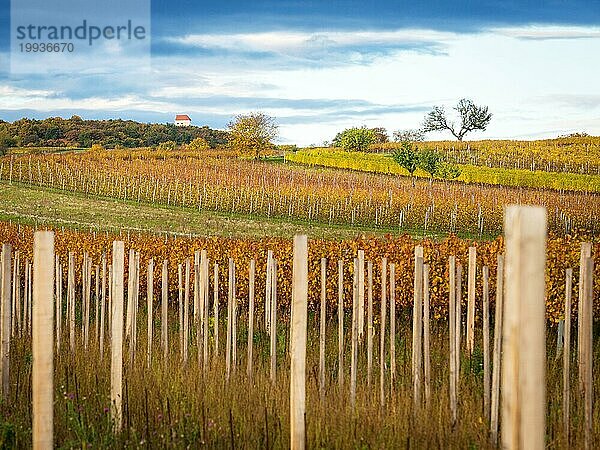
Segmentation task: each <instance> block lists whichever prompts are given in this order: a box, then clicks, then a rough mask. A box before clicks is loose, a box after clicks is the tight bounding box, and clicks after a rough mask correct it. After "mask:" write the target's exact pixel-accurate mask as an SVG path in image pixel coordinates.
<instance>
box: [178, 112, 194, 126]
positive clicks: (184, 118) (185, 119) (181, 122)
mask: <svg viewBox="0 0 600 450" xmlns="http://www.w3.org/2000/svg"><path fill="white" fill-rule="evenodd" d="M191 124H192V119H190V116H188V115H187V114H177V115H176V116H175V126H176V127H189V126H190V125H191Z"/></svg>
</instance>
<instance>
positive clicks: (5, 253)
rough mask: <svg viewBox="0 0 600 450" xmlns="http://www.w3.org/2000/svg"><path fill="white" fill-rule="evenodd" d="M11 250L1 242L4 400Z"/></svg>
mask: <svg viewBox="0 0 600 450" xmlns="http://www.w3.org/2000/svg"><path fill="white" fill-rule="evenodd" d="M11 252H12V247H11V245H10V244H2V257H1V259H2V262H1V266H2V267H1V270H2V305H1V309H2V311H1V314H0V315H1V318H2V322H1V323H0V325H2V329H1V330H0V335H1V337H2V398H3V400H4V401H5V402H7V401H8V395H9V386H10V368H9V365H10V334H11V329H10V322H11V316H12V314H11V313H12V311H11V306H12V304H11V273H10V266H11Z"/></svg>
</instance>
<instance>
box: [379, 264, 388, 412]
mask: <svg viewBox="0 0 600 450" xmlns="http://www.w3.org/2000/svg"><path fill="white" fill-rule="evenodd" d="M386 293H387V258H383V259H382V260H381V324H380V334H379V389H380V390H379V404H380V406H381V409H382V410H383V407H384V405H385V386H384V383H385V321H386V317H385V316H386V311H385V308H386V305H385V303H386Z"/></svg>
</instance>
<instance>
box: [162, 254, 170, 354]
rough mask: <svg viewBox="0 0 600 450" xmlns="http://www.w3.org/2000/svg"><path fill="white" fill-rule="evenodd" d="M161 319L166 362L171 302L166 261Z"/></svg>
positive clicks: (164, 264) (165, 263)
mask: <svg viewBox="0 0 600 450" xmlns="http://www.w3.org/2000/svg"><path fill="white" fill-rule="evenodd" d="M160 295H161V305H160V306H161V319H160V328H161V330H160V331H161V333H160V334H161V342H162V346H163V359H164V360H165V361H166V360H167V358H168V356H169V329H168V320H169V310H168V309H167V308H168V302H169V261H168V260H166V259H165V260H164V261H163V266H162V286H161V292H160Z"/></svg>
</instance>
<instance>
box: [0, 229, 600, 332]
mask: <svg viewBox="0 0 600 450" xmlns="http://www.w3.org/2000/svg"><path fill="white" fill-rule="evenodd" d="M33 232H34V229H33V228H31V227H26V226H20V225H14V224H10V223H6V222H0V242H5V243H10V244H12V245H13V247H14V249H15V250H18V251H19V253H20V260H21V262H24V261H25V260H26V259H27V258H28V259H29V260H30V261H31V259H32V243H33ZM55 232H56V253H57V254H58V255H59V256H60V258H61V262H62V264H63V267H66V266H67V258H68V253H69V252H75V254H76V261H77V264H78V266H79V267H80V266H81V261H82V257H83V253H84V252H87V253H88V254H89V255H90V256H91V258H92V259H93V261H94V264H99V261H100V258H101V255H102V253H103V252H107V254H108V253H109V252H110V249H111V245H112V242H113V240H124V241H125V248H126V249H129V248H133V249H136V250H138V251H140V253H141V262H140V267H142V268H143V269H142V270H141V274H140V275H141V277H140V284H141V285H140V292H145V289H146V288H145V283H146V270H145V267H146V265H147V261H148V259H150V258H154V261H155V267H160V265H161V264H162V261H163V260H164V259H168V261H169V285H170V291H171V295H170V298H171V299H175V298H176V291H177V265H178V264H179V263H182V262H184V261H185V259H186V258H191V259H192V265H193V255H194V251H195V250H201V249H206V250H207V252H208V257H209V258H210V261H211V270H210V271H209V272H210V273H211V274H212V263H214V262H217V263H218V264H219V273H220V275H219V277H220V284H219V287H220V290H221V292H220V294H221V298H227V288H228V287H227V283H226V280H227V261H228V258H230V257H231V258H233V259H234V261H235V264H236V271H237V273H236V278H237V280H238V282H237V292H238V299H239V301H240V303H241V304H245V303H246V302H247V296H248V266H249V261H250V260H251V259H255V260H256V290H257V292H258V293H264V291H265V272H266V259H267V252H268V250H273V252H274V257H275V259H277V263H278V287H277V291H278V302H279V303H280V304H281V305H282V306H284V307H288V306H289V304H290V299H291V275H290V274H291V265H292V254H293V252H292V242H291V241H290V240H286V239H280V238H272V239H247V238H246V239H233V238H232V239H227V238H221V237H212V238H194V239H186V238H175V239H173V238H168V239H166V238H165V237H161V236H152V235H143V234H132V235H129V236H119V235H111V234H108V233H97V234H95V233H87V232H81V231H72V230H60V229H56V230H55ZM416 244H417V241H415V240H414V239H412V238H411V237H410V236H407V235H403V236H399V237H391V236H388V237H386V238H383V239H378V238H365V239H361V238H356V239H352V240H341V241H338V242H332V241H323V240H312V241H310V242H309V308H312V309H313V310H315V308H316V306H317V305H318V301H319V295H320V294H319V293H320V258H323V257H325V258H327V260H328V265H327V268H328V269H327V270H328V276H327V301H328V304H329V306H328V308H329V309H330V311H333V310H334V309H335V308H336V305H337V298H338V297H337V295H338V286H337V261H338V260H339V259H343V260H344V270H345V283H344V291H345V299H346V301H347V302H348V304H347V305H346V306H347V307H349V306H351V300H352V295H351V293H352V277H351V270H352V268H351V267H352V261H353V258H354V257H356V255H357V251H358V250H359V249H362V250H364V251H365V258H366V259H367V260H370V261H373V277H374V286H373V298H374V301H375V302H378V300H379V298H380V295H381V292H380V267H381V266H380V264H381V258H383V257H385V258H388V262H389V263H393V264H395V265H396V302H397V304H398V305H399V306H403V307H408V306H410V305H411V304H412V298H413V267H414V259H413V254H414V246H415V245H416ZM420 244H421V245H423V247H424V257H425V263H427V264H429V266H430V283H431V284H430V286H431V308H432V315H433V316H434V317H435V318H446V315H447V304H448V295H449V294H448V257H449V256H451V255H456V256H457V260H458V261H457V263H458V262H460V263H461V264H463V266H464V267H465V268H466V264H467V258H468V248H469V246H475V247H476V248H477V299H478V300H477V302H478V304H480V302H481V298H482V280H481V270H482V267H483V266H484V265H487V266H488V267H489V268H490V288H491V293H490V295H491V299H492V302H493V299H494V297H495V292H494V286H495V276H496V257H497V255H498V254H500V253H502V252H503V239H502V238H501V237H499V238H497V239H496V240H492V241H471V240H466V239H459V238H457V237H456V236H450V237H448V238H446V239H444V240H442V241H438V242H436V241H433V240H429V239H426V240H423V241H420ZM580 244H581V241H580V240H579V239H577V238H572V237H566V238H562V237H550V238H549V239H548V247H547V267H546V315H547V317H548V319H549V320H551V321H558V320H560V319H561V318H563V316H564V296H565V292H564V289H565V288H564V285H565V269H566V268H568V267H571V268H573V272H574V275H575V280H574V293H573V307H574V310H576V308H577V274H578V265H579V249H580ZM599 252H600V243H596V244H595V245H594V249H593V254H598V253H599ZM126 253H127V252H126ZM156 270H157V272H156V274H155V276H154V280H155V283H156V285H155V287H154V288H155V292H160V277H159V276H158V270H159V269H156ZM80 276H81V274H80V273H78V274H77V281H78V282H80ZM463 276H465V277H466V270H463ZM211 277H212V275H211ZM64 279H66V276H65V277H64ZM594 280H595V288H594V289H595V292H600V265H596V267H595V276H594ZM211 283H212V281H211ZM211 286H212V284H211ZM463 286H465V289H463V298H462V302H463V311H465V310H466V309H465V306H466V304H467V295H466V279H465V280H463ZM78 292H79V291H78ZM261 298H262V294H258V300H257V301H258V302H259V304H260V303H261ZM596 300H598V297H596ZM594 309H595V313H596V314H599V313H600V301H596V304H595V305H594ZM286 310H287V308H286Z"/></svg>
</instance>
